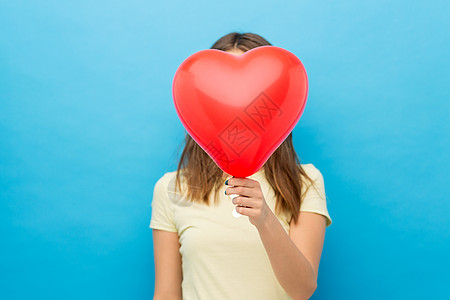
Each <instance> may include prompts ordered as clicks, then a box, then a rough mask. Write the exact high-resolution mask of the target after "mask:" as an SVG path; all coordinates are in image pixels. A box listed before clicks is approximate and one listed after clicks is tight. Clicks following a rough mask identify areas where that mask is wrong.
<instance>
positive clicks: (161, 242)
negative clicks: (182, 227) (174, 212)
mask: <svg viewBox="0 0 450 300" xmlns="http://www.w3.org/2000/svg"><path fill="white" fill-rule="evenodd" d="M179 249H180V243H179V240H178V233H176V232H169V231H163V230H158V229H153V252H154V257H155V294H154V296H153V299H154V300H160V299H162V300H172V299H173V300H175V299H176V300H181V298H182V293H181V281H182V279H183V273H182V270H181V255H180V252H179Z"/></svg>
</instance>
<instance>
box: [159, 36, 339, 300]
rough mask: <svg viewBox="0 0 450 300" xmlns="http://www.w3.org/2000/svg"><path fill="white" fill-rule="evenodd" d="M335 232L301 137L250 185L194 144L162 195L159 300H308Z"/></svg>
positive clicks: (237, 47) (188, 144) (251, 41)
mask: <svg viewBox="0 0 450 300" xmlns="http://www.w3.org/2000/svg"><path fill="white" fill-rule="evenodd" d="M263 45H271V44H270V43H269V42H268V41H267V40H265V39H264V38H262V37H261V36H259V35H256V34H252V33H244V34H239V33H230V34H228V35H225V36H223V37H222V38H220V39H219V40H218V41H217V42H216V43H215V44H214V45H213V46H212V47H211V48H212V49H218V50H222V51H226V52H229V53H231V54H234V55H241V54H242V53H244V52H245V51H248V50H250V49H252V48H255V47H259V46H263ZM226 179H228V180H226ZM231 194H238V195H239V196H238V197H235V198H234V199H231V197H229V196H227V195H231ZM235 205H237V207H236V210H237V212H238V213H240V214H241V215H242V216H241V217H240V218H235V217H233V216H232V214H231V212H232V211H233V209H234V206H235ZM330 224H331V218H330V216H329V214H328V211H327V204H326V197H325V187H324V181H323V177H322V174H321V173H320V171H319V170H318V169H317V168H316V167H314V165H312V164H300V162H299V158H298V156H297V154H296V152H295V150H294V147H293V144H292V133H291V134H290V135H289V136H288V137H287V138H286V140H285V141H284V142H283V143H282V144H281V145H280V146H279V147H278V148H277V150H276V151H275V152H274V153H273V154H272V155H271V157H270V158H269V159H268V160H267V162H266V163H265V165H264V166H263V167H262V168H261V169H260V170H259V171H258V172H256V173H255V174H253V175H252V176H249V177H247V178H235V177H231V176H230V175H228V174H225V173H224V172H223V171H222V170H221V169H220V168H219V167H218V166H217V165H216V164H215V163H214V161H213V160H212V159H211V158H210V157H209V156H208V154H207V153H206V152H205V151H204V150H203V149H202V148H201V147H200V146H199V145H198V144H197V143H196V142H195V141H194V140H193V139H192V138H191V137H190V136H189V135H188V134H186V137H185V147H184V150H183V152H182V155H181V158H180V161H179V164H178V170H177V171H173V172H168V173H166V174H164V176H162V177H161V178H160V179H159V180H158V181H157V183H156V184H155V188H154V194H153V201H152V216H151V221H150V228H152V229H153V245H154V258H155V294H154V299H163V300H170V299H185V300H194V299H195V300H220V299H245V300H253V299H255V300H264V299H267V300H269V299H270V300H274V299H277V300H278V299H296V300H298V299H308V298H309V297H311V295H312V294H313V293H314V291H315V289H316V287H317V274H318V270H319V262H320V257H321V254H322V248H323V243H324V238H325V229H326V227H327V226H329V225H330Z"/></svg>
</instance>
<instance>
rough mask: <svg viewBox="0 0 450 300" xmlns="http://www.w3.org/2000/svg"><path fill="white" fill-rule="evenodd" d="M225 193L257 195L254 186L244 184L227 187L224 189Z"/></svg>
mask: <svg viewBox="0 0 450 300" xmlns="http://www.w3.org/2000/svg"><path fill="white" fill-rule="evenodd" d="M225 194H226V195H231V194H237V195H241V196H247V197H256V196H258V190H256V189H255V188H249V187H244V186H236V187H229V188H227V189H226V190H225Z"/></svg>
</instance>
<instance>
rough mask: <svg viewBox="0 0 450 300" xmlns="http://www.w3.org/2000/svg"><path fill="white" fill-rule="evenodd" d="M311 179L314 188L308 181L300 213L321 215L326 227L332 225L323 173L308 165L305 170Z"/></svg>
mask: <svg viewBox="0 0 450 300" xmlns="http://www.w3.org/2000/svg"><path fill="white" fill-rule="evenodd" d="M303 169H304V170H305V172H306V173H307V174H308V175H309V177H310V178H311V179H312V180H313V183H314V186H313V185H311V183H310V182H309V181H308V180H305V181H306V187H305V189H306V188H307V192H306V194H305V195H304V196H303V200H302V203H301V206H300V211H307V212H313V213H317V214H321V215H323V216H325V218H326V226H327V227H328V226H330V225H331V223H332V220H331V217H330V215H329V213H328V209H327V201H326V195H325V184H324V180H323V176H322V173H321V172H320V171H319V170H318V169H317V168H316V167H315V166H314V165H312V164H307V165H305V166H304V168H303Z"/></svg>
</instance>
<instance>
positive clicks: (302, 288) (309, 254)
mask: <svg viewBox="0 0 450 300" xmlns="http://www.w3.org/2000/svg"><path fill="white" fill-rule="evenodd" d="M269 216H270V217H268V219H267V222H265V223H263V224H261V225H258V226H257V229H258V232H259V235H260V237H261V240H262V242H263V244H264V247H265V249H266V252H267V254H268V256H269V259H270V263H271V265H272V268H273V270H274V273H275V275H276V277H277V279H278V281H279V282H280V284H281V286H282V287H283V288H284V289H285V290H286V292H287V293H288V294H289V295H290V296H291V297H292V298H293V299H295V300H300V299H309V297H311V296H312V294H313V293H314V291H315V290H316V287H317V275H318V269H319V262H320V256H321V254H322V247H323V242H324V237H325V224H326V219H325V217H324V216H322V215H319V214H315V213H310V212H300V216H299V221H298V223H297V224H295V225H294V224H293V223H292V224H291V227H290V230H289V235H288V234H287V233H286V231H285V230H284V229H283V227H282V226H281V224H280V222H279V221H278V219H277V218H276V216H275V215H274V214H269Z"/></svg>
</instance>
